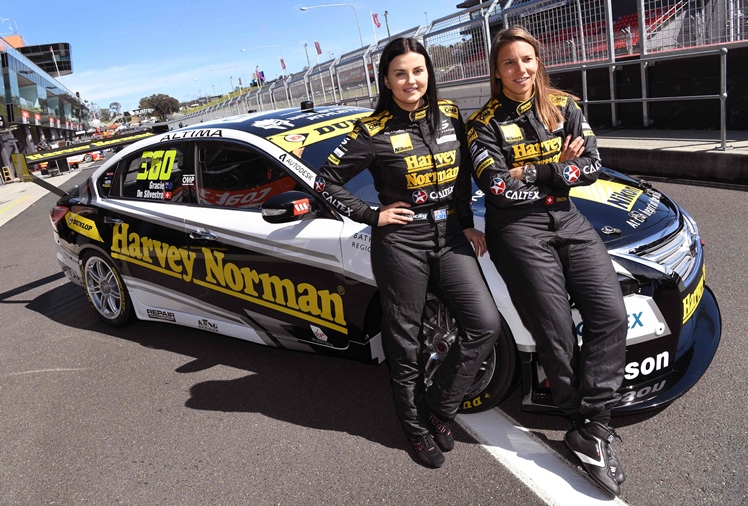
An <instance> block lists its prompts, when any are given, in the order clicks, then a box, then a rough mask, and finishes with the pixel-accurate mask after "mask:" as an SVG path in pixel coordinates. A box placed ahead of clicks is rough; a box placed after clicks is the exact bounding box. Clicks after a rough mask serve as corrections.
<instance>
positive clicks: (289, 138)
mask: <svg viewBox="0 0 748 506" xmlns="http://www.w3.org/2000/svg"><path fill="white" fill-rule="evenodd" d="M304 139H306V135H303V134H289V135H286V136H284V137H283V140H284V141H286V142H304Z"/></svg>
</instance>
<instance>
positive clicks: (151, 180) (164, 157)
mask: <svg viewBox="0 0 748 506" xmlns="http://www.w3.org/2000/svg"><path fill="white" fill-rule="evenodd" d="M186 149H187V146H186V144H184V143H179V144H171V145H164V146H162V145H157V146H149V147H148V148H145V149H143V150H142V151H138V152H137V153H134V154H132V155H130V156H129V157H128V158H126V159H125V160H124V161H123V162H120V163H121V167H122V172H121V174H120V180H121V182H122V184H121V187H120V194H119V196H121V197H124V198H131V199H136V200H147V201H162V202H175V203H186V202H189V201H190V196H189V193H190V192H189V190H190V189H191V188H192V187H194V175H193V174H192V170H191V169H189V167H188V165H187V163H186V159H187V157H186Z"/></svg>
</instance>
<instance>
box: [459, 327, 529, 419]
mask: <svg viewBox="0 0 748 506" xmlns="http://www.w3.org/2000/svg"><path fill="white" fill-rule="evenodd" d="M519 380H520V364H519V353H518V352H517V346H516V345H515V344H514V337H512V332H511V331H510V330H509V326H508V325H507V324H506V322H505V321H504V318H501V334H500V335H499V338H498V339H497V340H496V343H495V344H494V346H493V349H492V350H491V353H490V354H489V355H488V358H486V360H484V361H483V364H482V365H481V368H480V370H479V371H478V373H477V374H476V375H475V379H474V380H473V384H472V385H470V388H468V391H467V394H465V397H464V398H463V399H462V404H461V405H460V409H459V410H458V413H463V414H469V413H480V412H482V411H488V410H489V409H491V408H494V407H496V406H497V405H498V404H499V403H501V402H502V401H504V400H505V399H506V398H507V397H509V396H510V395H511V393H512V392H513V391H514V390H515V389H516V388H517V386H519Z"/></svg>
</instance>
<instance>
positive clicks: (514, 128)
mask: <svg viewBox="0 0 748 506" xmlns="http://www.w3.org/2000/svg"><path fill="white" fill-rule="evenodd" d="M499 131H500V132H501V136H502V137H503V138H504V141H506V142H518V141H521V140H522V139H524V136H523V135H522V130H520V128H519V126H518V125H516V124H514V123H510V124H508V125H499Z"/></svg>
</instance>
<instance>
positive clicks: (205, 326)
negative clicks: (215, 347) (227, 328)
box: [197, 318, 218, 333]
mask: <svg viewBox="0 0 748 506" xmlns="http://www.w3.org/2000/svg"><path fill="white" fill-rule="evenodd" d="M197 328H199V329H200V330H207V331H208V332H215V333H218V324H217V323H213V322H212V321H210V320H208V319H207V318H201V319H200V320H198V321H197Z"/></svg>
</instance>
